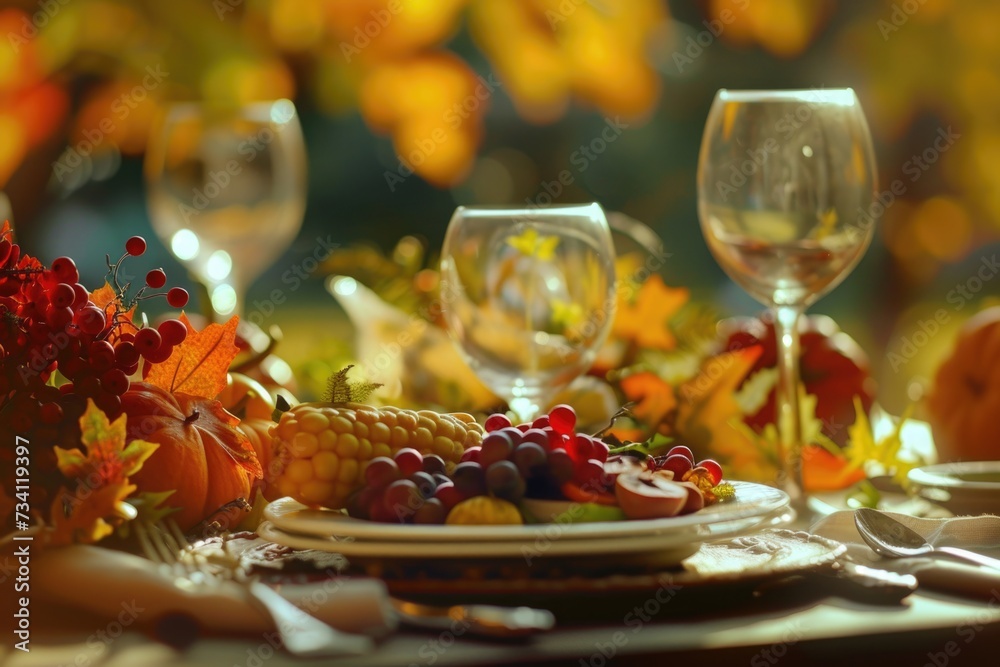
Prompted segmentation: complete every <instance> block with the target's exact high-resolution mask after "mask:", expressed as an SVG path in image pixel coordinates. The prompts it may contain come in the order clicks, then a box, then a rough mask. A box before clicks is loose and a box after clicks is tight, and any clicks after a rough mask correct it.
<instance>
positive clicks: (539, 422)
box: [531, 415, 552, 428]
mask: <svg viewBox="0 0 1000 667" xmlns="http://www.w3.org/2000/svg"><path fill="white" fill-rule="evenodd" d="M551 425H552V424H550V423H549V416H548V415H542V416H541V417H538V418H537V419H535V421H533V422H531V428H545V427H546V426H551Z"/></svg>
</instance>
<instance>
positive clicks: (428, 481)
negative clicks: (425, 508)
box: [407, 470, 437, 498]
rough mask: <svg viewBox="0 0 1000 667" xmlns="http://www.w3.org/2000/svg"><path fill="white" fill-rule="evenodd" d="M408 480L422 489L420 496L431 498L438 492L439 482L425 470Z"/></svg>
mask: <svg viewBox="0 0 1000 667" xmlns="http://www.w3.org/2000/svg"><path fill="white" fill-rule="evenodd" d="M407 479H408V480H410V481H411V482H413V483H414V484H416V485H417V488H418V489H420V495H421V496H423V497H424V498H430V497H431V496H433V495H434V491H436V490H437V482H436V481H434V478H433V477H432V476H431V475H429V474H427V473H426V472H424V471H423V470H420V471H418V472H415V473H413V474H412V475H410V476H409V477H407Z"/></svg>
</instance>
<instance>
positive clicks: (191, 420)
mask: <svg viewBox="0 0 1000 667" xmlns="http://www.w3.org/2000/svg"><path fill="white" fill-rule="evenodd" d="M199 417H201V413H200V412H198V408H195V409H194V410H192V411H191V414H189V415H188V416H187V418H186V419H185V420H184V423H185V424H193V423H194V422H196V421H198V418H199Z"/></svg>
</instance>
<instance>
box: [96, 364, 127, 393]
mask: <svg viewBox="0 0 1000 667" xmlns="http://www.w3.org/2000/svg"><path fill="white" fill-rule="evenodd" d="M101 387H102V388H103V389H104V390H105V391H109V392H111V393H112V394H114V395H115V396H121V395H122V394H124V393H125V392H126V391H128V388H129V381H128V377H127V376H126V375H125V373H124V372H123V371H122V370H121V369H118V368H112V369H111V370H109V371H107V372H106V373H104V375H102V376H101Z"/></svg>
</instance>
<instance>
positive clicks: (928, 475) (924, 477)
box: [906, 461, 1000, 494]
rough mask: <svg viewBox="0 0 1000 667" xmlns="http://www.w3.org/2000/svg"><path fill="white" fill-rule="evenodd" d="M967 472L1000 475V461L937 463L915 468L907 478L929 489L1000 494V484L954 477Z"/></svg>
mask: <svg viewBox="0 0 1000 667" xmlns="http://www.w3.org/2000/svg"><path fill="white" fill-rule="evenodd" d="M963 469H964V471H965V472H973V471H983V469H986V470H987V471H989V472H997V473H1000V461H955V462H952V463H935V464H933V465H926V466H920V467H917V468H913V469H912V470H910V471H909V472H908V473H907V475H906V476H907V477H908V478H909V480H910V481H911V482H913V483H914V484H919V485H920V486H923V487H928V488H939V489H948V490H961V491H980V492H992V493H997V494H1000V482H967V481H964V480H961V479H958V478H957V477H953V476H950V475H954V474H955V473H960V472H962V471H963Z"/></svg>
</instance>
